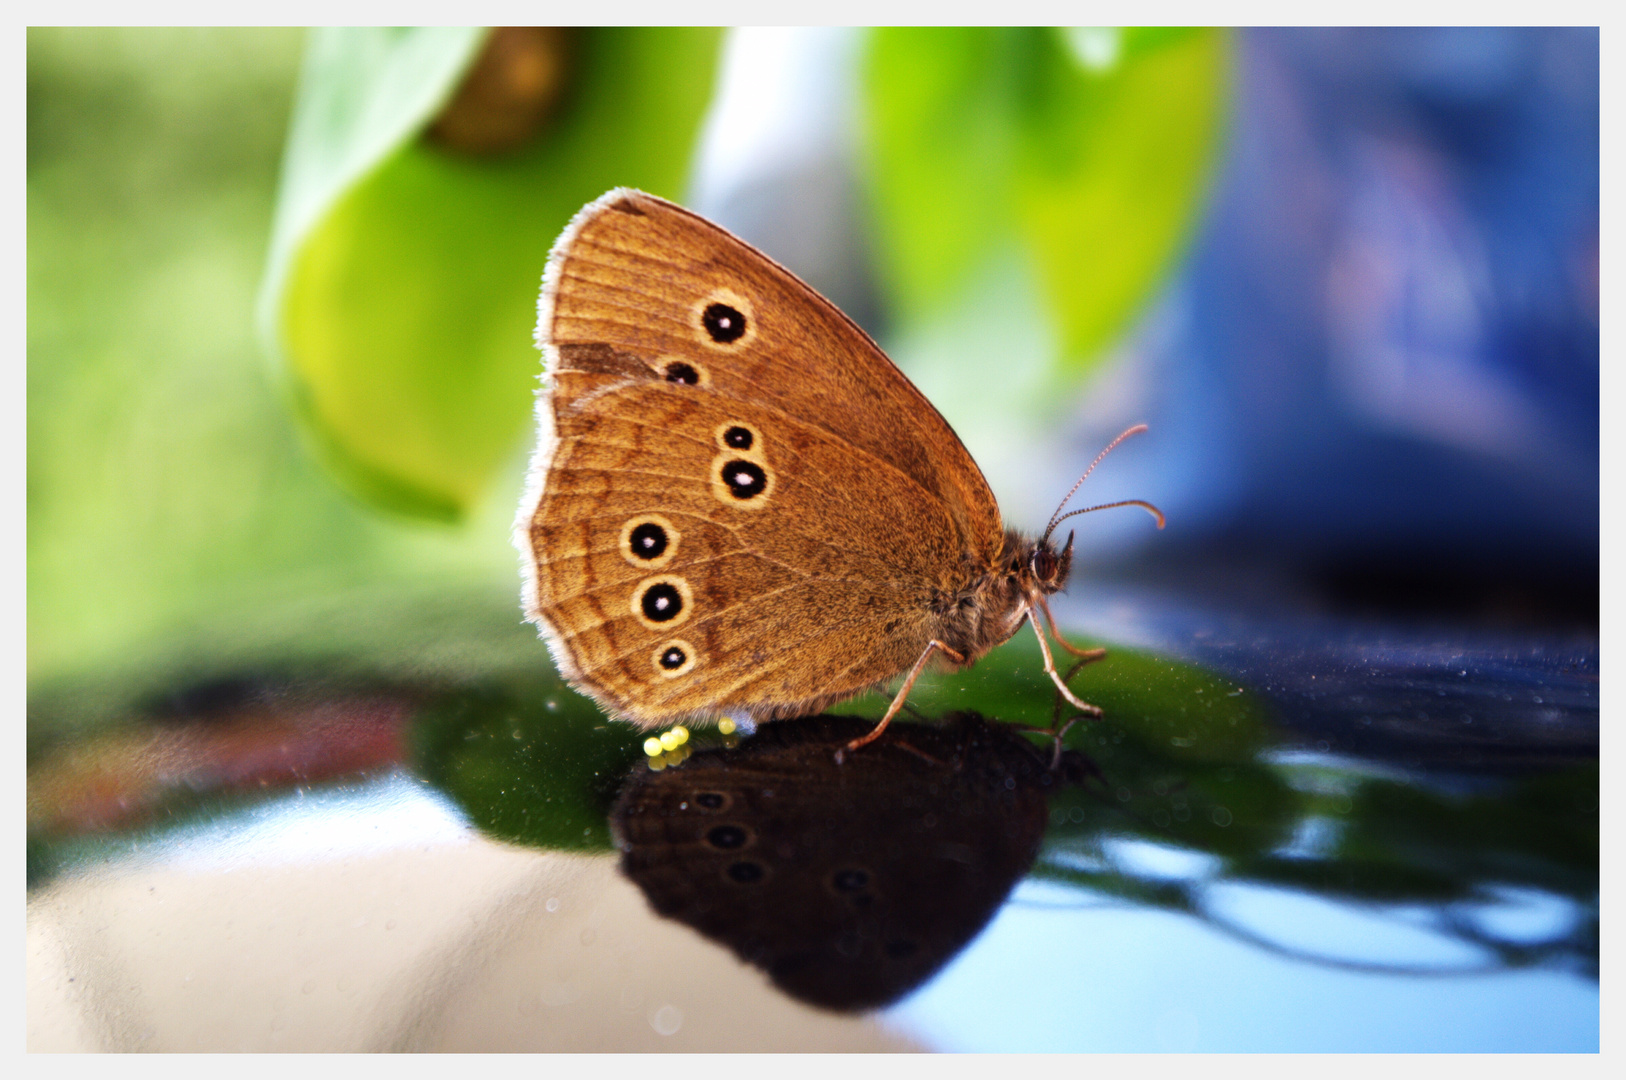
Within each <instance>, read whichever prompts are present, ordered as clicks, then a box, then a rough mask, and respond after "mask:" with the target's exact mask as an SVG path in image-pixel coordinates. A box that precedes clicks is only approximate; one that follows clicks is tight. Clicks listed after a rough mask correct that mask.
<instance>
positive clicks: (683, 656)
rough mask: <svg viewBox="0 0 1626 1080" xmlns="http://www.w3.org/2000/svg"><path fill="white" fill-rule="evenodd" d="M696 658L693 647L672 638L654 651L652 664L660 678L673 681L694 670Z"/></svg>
mask: <svg viewBox="0 0 1626 1080" xmlns="http://www.w3.org/2000/svg"><path fill="white" fill-rule="evenodd" d="M696 660H697V657H696V655H695V651H694V646H693V645H691V644H689V643H688V642H687V641H684V640H683V639H682V638H673V639H672V640H671V641H668V642H666V643H665V644H663V645H661V646H660V647H659V648H657V649H656V650H655V652H654V653H653V654H652V662H653V663H654V665H655V670H656V671H658V672H660V673H661V675H662V677H664V678H667V679H675V678H677V677H678V676H679V675H687V674H688V673H689V672H691V671H693V670H694V665H695V663H696Z"/></svg>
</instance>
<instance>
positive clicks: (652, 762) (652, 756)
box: [644, 724, 691, 772]
mask: <svg viewBox="0 0 1626 1080" xmlns="http://www.w3.org/2000/svg"><path fill="white" fill-rule="evenodd" d="M690 749H691V748H690V746H689V729H688V728H686V727H684V726H683V725H682V724H679V725H678V726H677V727H675V728H672V729H670V730H668V731H663V732H661V733H660V734H659V735H651V736H650V737H649V738H647V739H645V740H644V753H645V754H648V755H649V768H650V769H651V771H653V772H660V771H661V770H662V769H664V768H666V767H667V766H668V765H677V764H679V763H680V762H682V761H683V759H685V758H687V757H688V756H689V753H690Z"/></svg>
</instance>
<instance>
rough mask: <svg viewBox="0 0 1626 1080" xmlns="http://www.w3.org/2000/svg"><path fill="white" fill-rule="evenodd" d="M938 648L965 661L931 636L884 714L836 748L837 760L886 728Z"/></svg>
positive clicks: (948, 655)
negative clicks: (876, 722) (870, 726)
mask: <svg viewBox="0 0 1626 1080" xmlns="http://www.w3.org/2000/svg"><path fill="white" fill-rule="evenodd" d="M939 650H941V651H942V653H943V655H944V656H947V657H948V658H949V659H950V660H953V661H954V662H955V663H956V664H963V663H965V654H963V653H961V652H959V651H958V650H956V649H951V648H949V647H948V646H947V645H944V644H943V643H942V642H941V641H938V640H937V639H936V638H932V640H931V643H930V644H929V645H927V646H926V651H925V652H923V653H921V654H920V659H919V660H916V661H915V666H914V667H912V668H910V669H909V675H908V677H906V678H905V679H904V680H903V685H902V686H900V687H898V692H897V694H895V695H894V696H893V698H892V704H891V705H889V706H887V710H886V715H885V716H883V717H881V722H880V723H878V724H876V725H875V727H874V728H873V729H871V730H870V733H869V734H868V735H865V736H863V737H861V738H857V739H854V740H853V741H852V742H850V743H848V744H847V745H846V746H845V747H843V748H842V749H840V750H837V751H836V760H837V761H841V760H843V759H844V758H845V757H846V755H847V754H848V753H849V752H851V751H853V750H857V749H858V748H859V747H861V746H868V745H869V744H870V743H872V742H874V741H875V740H876V739H879V738H880V737H881V732H883V731H885V730H886V725H888V724H890V723H891V722H892V718H893V717H894V716H896V715H897V714H898V710H899V709H901V708H903V703H904V702H905V701H906V700H908V698H909V688H910V687H912V686H914V685H915V680H916V679H918V678H919V677H920V672H921V670H922V669H923V668H925V666H926V661H928V660H930V659H931V658H932V653H934V652H937V651H939Z"/></svg>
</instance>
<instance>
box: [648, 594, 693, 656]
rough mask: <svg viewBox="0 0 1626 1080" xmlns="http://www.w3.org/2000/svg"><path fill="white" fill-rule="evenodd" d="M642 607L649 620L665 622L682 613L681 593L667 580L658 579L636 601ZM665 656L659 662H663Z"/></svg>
mask: <svg viewBox="0 0 1626 1080" xmlns="http://www.w3.org/2000/svg"><path fill="white" fill-rule="evenodd" d="M638 604H639V606H640V607H642V608H643V609H644V618H646V619H648V620H649V621H650V622H667V621H668V620H670V619H675V618H677V617H678V616H679V615H681V614H682V613H683V594H682V593H680V592H678V591H677V589H676V588H675V587H674V586H672V585H670V584H668V583H667V582H664V581H660V582H656V583H655V584H654V585H651V586H650V587H649V588H648V589H646V590H644V595H643V599H641V600H640V601H638ZM665 660H666V658H665V656H664V655H663V656H662V658H661V662H662V663H665Z"/></svg>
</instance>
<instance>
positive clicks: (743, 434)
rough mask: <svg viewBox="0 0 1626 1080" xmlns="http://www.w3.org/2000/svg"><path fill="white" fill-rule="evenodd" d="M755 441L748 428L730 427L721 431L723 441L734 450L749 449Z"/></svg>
mask: <svg viewBox="0 0 1626 1080" xmlns="http://www.w3.org/2000/svg"><path fill="white" fill-rule="evenodd" d="M755 441H756V439H755V437H754V436H753V435H752V434H751V431H750V429H749V428H742V427H731V428H729V429H728V430H727V431H725V432H723V443H724V444H725V445H727V446H728V447H730V448H731V449H734V450H749V449H751V444H752V443H753V442H755Z"/></svg>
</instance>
